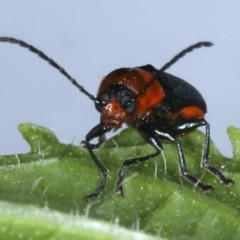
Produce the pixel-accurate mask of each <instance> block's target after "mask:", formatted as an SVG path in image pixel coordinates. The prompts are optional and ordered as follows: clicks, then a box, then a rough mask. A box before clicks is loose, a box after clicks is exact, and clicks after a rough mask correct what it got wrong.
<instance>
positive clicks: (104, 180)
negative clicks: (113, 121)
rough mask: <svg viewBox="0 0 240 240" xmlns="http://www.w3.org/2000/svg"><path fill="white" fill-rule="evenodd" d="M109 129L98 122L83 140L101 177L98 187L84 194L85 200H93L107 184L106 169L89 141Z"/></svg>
mask: <svg viewBox="0 0 240 240" xmlns="http://www.w3.org/2000/svg"><path fill="white" fill-rule="evenodd" d="M108 131H109V129H107V128H106V127H105V126H104V124H103V123H100V124H98V125H97V126H96V127H94V128H93V129H92V130H91V131H90V132H89V133H88V134H87V136H86V141H85V142H84V144H85V146H86V148H87V149H88V151H89V153H90V155H91V157H92V159H93V161H94V163H95V164H96V166H97V167H98V168H99V170H100V171H101V173H102V175H103V178H102V181H101V183H100V185H99V187H98V188H97V189H96V190H95V191H94V192H93V193H91V194H89V195H87V196H86V199H87V200H94V199H95V198H97V197H99V196H100V194H101V193H102V191H103V189H104V188H105V187H106V184H107V178H108V173H109V171H108V169H107V168H106V167H105V166H104V165H103V163H102V162H101V161H100V160H99V159H98V158H97V156H96V155H95V154H94V152H93V150H92V145H91V144H90V143H89V142H90V141H91V140H92V139H93V138H95V137H98V136H102V135H104V134H105V133H106V132H108Z"/></svg>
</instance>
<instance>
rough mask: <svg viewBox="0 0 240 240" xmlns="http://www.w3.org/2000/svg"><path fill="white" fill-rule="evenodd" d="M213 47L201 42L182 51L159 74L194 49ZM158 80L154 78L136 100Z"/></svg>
mask: <svg viewBox="0 0 240 240" xmlns="http://www.w3.org/2000/svg"><path fill="white" fill-rule="evenodd" d="M211 46H213V43H211V42H199V43H196V44H194V45H191V46H190V47H188V48H186V49H184V50H183V51H181V52H180V53H179V54H177V55H176V56H175V57H173V58H172V60H171V61H169V62H168V63H166V64H165V65H164V66H163V67H162V68H161V69H160V70H159V72H158V73H162V72H164V71H165V70H166V69H168V68H169V67H171V66H172V65H173V64H174V63H175V62H177V61H178V60H179V59H180V58H182V57H184V56H185V55H186V53H190V52H192V51H193V50H194V49H197V48H201V47H211ZM155 80H156V76H154V77H153V78H152V79H151V80H150V81H149V82H148V83H147V84H146V85H145V86H144V87H143V88H142V89H141V90H140V91H139V93H138V94H137V95H136V98H138V97H139V96H140V95H141V94H143V93H144V92H145V91H146V90H147V88H149V87H150V86H151V85H152V83H153V82H154V81H155Z"/></svg>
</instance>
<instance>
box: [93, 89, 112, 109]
mask: <svg viewBox="0 0 240 240" xmlns="http://www.w3.org/2000/svg"><path fill="white" fill-rule="evenodd" d="M108 100H109V94H108V93H106V92H103V93H100V94H99V95H98V97H97V103H95V107H96V109H97V110H98V111H99V112H100V111H101V108H102V107H103V106H104V105H105V104H106V102H107V101H108Z"/></svg>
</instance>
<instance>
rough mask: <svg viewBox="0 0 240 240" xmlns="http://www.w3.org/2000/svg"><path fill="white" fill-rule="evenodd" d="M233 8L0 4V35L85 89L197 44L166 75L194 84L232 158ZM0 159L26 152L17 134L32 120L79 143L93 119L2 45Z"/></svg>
mask: <svg viewBox="0 0 240 240" xmlns="http://www.w3.org/2000/svg"><path fill="white" fill-rule="evenodd" d="M239 22H240V1H237V0H232V1H217V0H215V1H186V0H182V1H176V0H174V1H173V0H168V1H159V0H158V1H147V0H145V1H131V0H130V1H129V0H121V1H104V0H102V1H90V0H89V1H77V0H75V1H74V0H72V1H63V0H58V1H57V0H51V1H49V0H41V1H39V0H36V1H32V0H24V1H16V0H8V1H1V2H0V35H1V36H11V37H15V38H19V39H22V40H24V41H26V42H28V43H30V44H32V45H34V46H35V47H37V48H39V49H41V50H42V51H43V52H44V53H46V54H47V55H49V56H50V57H51V58H53V59H54V60H55V61H56V62H58V63H59V64H60V65H62V66H63V67H64V68H65V69H66V70H67V71H68V72H69V73H70V74H71V75H72V76H73V77H74V78H76V79H77V81H78V82H79V83H81V84H82V85H83V86H84V87H85V88H86V89H87V90H88V91H89V92H91V93H92V94H94V95H95V94H96V92H97V89H98V86H99V83H100V81H101V79H102V78H103V77H104V76H105V75H107V74H108V73H109V72H110V71H112V70H114V69H116V68H120V67H135V66H139V65H144V64H147V63H150V64H152V65H154V66H155V67H158V68H160V67H161V66H162V65H163V64H165V63H166V62H167V61H169V60H170V59H171V58H172V57H173V56H174V55H176V54H177V53H179V51H181V50H183V49H184V48H186V47H188V46H189V45H191V44H194V43H196V42H198V41H203V40H207V41H212V42H213V43H214V44H215V45H214V47H212V48H202V49H200V50H196V51H194V52H193V53H191V54H188V55H187V56H186V57H185V58H183V59H181V60H180V61H179V62H177V63H176V64H175V65H174V66H172V67H171V68H170V69H169V70H168V72H170V73H172V74H174V75H176V76H178V77H180V78H183V79H185V80H187V81H188V82H190V83H191V84H192V85H194V86H195V87H196V88H197V89H198V90H199V91H200V92H201V93H202V95H203V96H204V98H205V100H206V102H207V104H208V114H207V116H206V119H207V120H208V121H209V122H210V124H211V137H212V139H213V140H214V141H215V143H216V145H217V147H218V148H219V149H220V151H221V152H222V153H224V154H225V155H227V156H231V155H232V149H231V145H230V142H229V139H228V136H227V133H226V129H227V127H228V126H229V125H234V126H236V127H240V113H239V103H240V100H239V98H238V97H239V84H240V77H239V76H240V67H239V66H240V27H239ZM0 81H1V87H0V109H1V118H0V119H1V121H0V122H1V123H0V154H1V155H4V154H13V153H24V152H27V151H28V150H29V147H28V145H27V144H26V143H25V142H24V140H23V139H22V137H21V135H20V133H19V132H18V130H17V126H18V124H19V123H24V122H32V123H35V124H38V125H41V126H45V127H48V128H52V129H53V131H54V132H55V134H56V135H57V137H58V138H59V140H60V141H62V142H67V143H70V142H72V141H73V139H74V144H76V145H78V144H79V142H80V141H81V140H82V139H83V138H84V136H85V135H86V134H87V133H88V131H89V130H90V129H91V128H92V127H93V126H95V125H96V124H97V123H98V121H99V114H98V112H97V111H96V110H95V108H94V104H93V102H92V101H90V100H89V99H88V98H87V97H86V96H85V95H83V94H82V93H80V92H79V91H78V90H77V89H76V88H75V87H74V86H73V85H72V84H71V83H70V82H69V81H68V80H67V79H66V78H65V77H64V76H62V75H61V74H60V73H59V72H58V71H56V70H55V69H54V68H52V67H51V66H49V65H48V64H47V63H46V62H44V61H42V60H41V59H40V58H38V57H36V55H34V54H32V53H30V52H28V51H27V50H26V49H23V48H20V47H17V46H15V45H12V44H11V45H10V44H7V43H0Z"/></svg>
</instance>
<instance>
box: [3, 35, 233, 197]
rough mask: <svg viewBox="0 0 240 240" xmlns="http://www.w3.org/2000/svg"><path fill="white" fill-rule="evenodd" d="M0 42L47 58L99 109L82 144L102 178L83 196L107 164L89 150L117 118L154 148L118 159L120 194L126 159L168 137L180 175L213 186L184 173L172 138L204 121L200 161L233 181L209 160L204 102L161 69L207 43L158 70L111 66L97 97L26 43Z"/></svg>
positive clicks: (138, 159) (97, 192)
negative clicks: (95, 139)
mask: <svg viewBox="0 0 240 240" xmlns="http://www.w3.org/2000/svg"><path fill="white" fill-rule="evenodd" d="M0 42H9V43H13V44H18V45H19V46H21V47H25V48H27V49H29V50H30V51H31V52H33V53H35V54H37V55H38V56H39V57H41V58H42V59H44V60H45V61H47V62H48V63H49V64H50V65H52V66H53V67H55V68H56V69H57V70H59V71H60V72H61V73H62V74H63V75H64V76H65V77H66V78H67V79H69V80H70V81H71V82H72V84H73V85H75V86H76V87H77V88H78V90H80V91H81V92H82V93H84V94H85V95H86V96H87V97H88V98H90V99H91V100H92V101H93V102H94V103H95V107H96V109H97V111H99V112H100V115H101V117H100V123H99V124H98V125H96V126H95V127H94V128H93V129H91V130H90V131H89V133H88V134H87V135H86V137H85V141H83V143H84V145H85V147H86V148H87V150H88V151H89V154H90V155H91V158H92V159H93V161H94V163H95V164H96V166H97V167H98V169H99V170H100V171H101V173H102V179H101V182H100V184H99V186H98V187H97V189H96V190H95V191H94V192H92V193H91V194H89V195H87V196H86V199H88V200H94V199H96V198H98V197H99V196H100V194H101V193H102V192H103V190H104V188H105V187H106V184H107V179H108V174H109V171H108V169H107V168H106V167H105V166H104V164H103V163H102V162H101V161H100V160H99V159H98V157H97V156H96V155H95V153H94V151H93V150H94V148H97V147H98V146H99V145H100V144H101V142H102V139H104V135H105V133H107V132H109V131H111V130H116V129H119V128H120V127H121V126H122V124H123V123H126V124H127V125H129V126H131V127H133V128H135V129H136V130H137V131H138V132H139V134H140V135H141V136H142V137H143V139H145V140H146V142H147V143H149V144H150V145H151V146H152V147H153V148H154V149H155V152H154V153H151V154H147V155H144V156H137V157H132V158H128V159H126V160H124V161H123V163H122V166H121V167H120V169H119V171H118V180H117V182H116V192H119V193H120V194H121V195H122V196H123V181H124V177H125V175H126V171H127V168H128V167H129V166H130V165H132V164H136V163H139V162H143V161H147V160H149V159H151V158H153V157H155V156H157V155H159V154H160V153H161V152H162V151H163V147H162V144H161V141H160V140H168V141H170V142H172V143H174V144H175V145H176V147H177V152H178V157H179V170H180V174H181V176H182V177H184V178H185V179H186V180H188V181H189V182H190V183H192V184H194V185H195V186H197V187H198V188H199V189H201V190H202V191H204V192H209V191H211V190H213V187H212V186H210V185H205V184H204V183H202V182H201V181H200V180H198V179H197V178H196V177H194V176H192V175H191V174H189V173H188V170H187V166H186V162H185V157H184V153H183V150H182V147H181V144H180V142H179V141H178V139H177V137H179V136H182V135H185V134H188V133H190V132H191V131H193V130H194V129H196V128H198V127H200V126H204V127H205V129H206V135H205V143H204V147H203V154H202V159H201V166H202V167H203V168H205V169H206V170H207V171H209V172H210V173H212V174H213V175H215V176H216V177H217V178H218V180H219V181H220V182H221V183H223V184H224V185H225V186H231V185H233V184H234V181H232V180H231V179H228V178H226V177H225V176H224V175H223V174H222V173H221V172H220V171H219V170H218V169H217V168H215V167H213V166H211V165H210V163H209V145H210V126H209V123H208V122H207V121H206V120H205V118H204V116H205V114H206V113H207V106H206V102H205V100H204V99H203V97H202V95H201V94H200V93H199V91H198V90H197V89H195V88H194V87H193V86H192V85H191V84H189V83H187V82H186V81H184V80H183V79H180V78H178V77H176V76H173V75H171V74H169V73H166V72H165V70H167V69H168V68H169V67H170V66H171V65H173V64H174V63H175V62H177V61H178V60H179V59H180V58H182V57H183V56H184V55H185V54H186V53H189V52H191V51H193V50H194V49H197V48H201V47H210V46H212V45H213V44H212V43H211V42H199V43H196V44H194V45H191V46H190V47H188V48H186V49H184V50H183V51H181V52H180V53H179V54H177V55H176V56H175V57H174V58H173V59H172V60H171V61H169V62H168V63H166V64H165V65H164V66H163V67H162V68H161V69H160V70H158V69H156V68H154V67H153V66H152V65H149V64H148V65H144V66H139V67H134V68H119V69H116V70H114V71H112V72H111V73H109V74H108V75H107V76H106V77H105V78H104V79H103V80H102V82H101V84H100V87H99V89H98V93H97V97H94V96H93V95H92V94H90V93H89V92H88V91H86V90H85V89H84V87H83V86H81V85H80V84H78V83H77V81H76V80H75V79H74V78H72V77H71V76H70V75H69V74H68V73H67V72H66V71H65V70H64V68H62V67H61V66H60V65H58V64H57V63H56V62H55V61H54V60H52V59H51V58H49V57H48V56H47V55H45V54H44V53H43V52H42V51H40V50H38V49H37V48H35V47H33V46H32V45H30V44H28V43H26V42H24V41H21V40H18V39H15V38H11V37H0ZM97 137H98V138H99V139H100V140H99V143H98V144H91V143H90V142H91V140H93V139H94V138H97Z"/></svg>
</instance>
